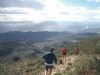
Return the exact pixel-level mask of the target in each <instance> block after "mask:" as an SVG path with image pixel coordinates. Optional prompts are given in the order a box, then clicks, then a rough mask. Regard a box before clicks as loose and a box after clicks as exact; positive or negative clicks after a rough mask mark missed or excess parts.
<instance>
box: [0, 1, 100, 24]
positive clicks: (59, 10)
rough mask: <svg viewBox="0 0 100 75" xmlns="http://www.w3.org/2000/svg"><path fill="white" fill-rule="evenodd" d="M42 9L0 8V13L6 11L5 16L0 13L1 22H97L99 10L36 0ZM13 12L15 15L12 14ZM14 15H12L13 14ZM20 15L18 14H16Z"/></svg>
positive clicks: (59, 2) (99, 18) (99, 17)
mask: <svg viewBox="0 0 100 75" xmlns="http://www.w3.org/2000/svg"><path fill="white" fill-rule="evenodd" d="M38 1H39V2H40V3H41V4H42V5H44V7H43V9H41V10H36V9H33V8H19V7H7V8H0V11H4V12H5V11H6V12H7V13H11V14H7V13H4V14H2V13H1V12H0V21H1V22H21V21H33V22H42V21H48V20H54V21H82V22H84V21H99V20H100V9H99V8H97V9H88V8H86V7H73V6H67V5H64V4H63V3H62V2H61V1H59V0H38ZM14 12H15V13H14ZM13 13H14V14H13ZM18 13H20V14H18Z"/></svg>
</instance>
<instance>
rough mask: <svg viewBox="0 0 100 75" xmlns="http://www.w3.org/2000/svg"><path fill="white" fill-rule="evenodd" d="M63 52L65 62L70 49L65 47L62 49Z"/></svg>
mask: <svg viewBox="0 0 100 75" xmlns="http://www.w3.org/2000/svg"><path fill="white" fill-rule="evenodd" d="M61 51H62V56H63V60H64V61H65V60H66V55H67V52H68V49H67V48H66V47H64V48H62V49H61Z"/></svg>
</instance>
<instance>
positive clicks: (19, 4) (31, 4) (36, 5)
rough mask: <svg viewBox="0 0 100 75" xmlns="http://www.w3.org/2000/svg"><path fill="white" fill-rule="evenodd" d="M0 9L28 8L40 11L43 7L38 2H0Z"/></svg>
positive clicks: (23, 0) (25, 0) (1, 0)
mask: <svg viewBox="0 0 100 75" xmlns="http://www.w3.org/2000/svg"><path fill="white" fill-rule="evenodd" d="M0 7H30V8H34V9H38V10H40V9H42V8H43V5H42V4H41V3H40V2H39V1H38V0H0Z"/></svg>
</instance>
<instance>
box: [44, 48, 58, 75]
mask: <svg viewBox="0 0 100 75" xmlns="http://www.w3.org/2000/svg"><path fill="white" fill-rule="evenodd" d="M54 50H55V49H54V48H51V50H50V52H47V53H46V54H45V55H44V56H43V58H44V60H45V69H46V71H45V75H52V69H53V68H54V62H55V64H57V58H56V55H55V54H54Z"/></svg>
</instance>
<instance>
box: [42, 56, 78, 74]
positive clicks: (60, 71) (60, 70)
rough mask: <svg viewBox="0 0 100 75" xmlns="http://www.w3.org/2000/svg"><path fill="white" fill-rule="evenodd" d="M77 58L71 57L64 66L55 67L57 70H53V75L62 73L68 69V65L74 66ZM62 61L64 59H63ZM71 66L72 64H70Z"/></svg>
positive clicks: (67, 58) (68, 57)
mask: <svg viewBox="0 0 100 75" xmlns="http://www.w3.org/2000/svg"><path fill="white" fill-rule="evenodd" d="M76 58H77V55H70V56H67V57H66V60H65V62H64V64H63V65H62V64H57V65H55V68H54V69H53V73H52V75H55V74H56V73H58V72H59V73H62V72H63V71H64V70H65V69H66V68H67V67H68V63H71V64H73V63H74V61H75V59H76ZM61 59H62V58H61ZM69 65H70V64H69ZM41 75H45V73H44V72H42V73H41Z"/></svg>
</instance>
